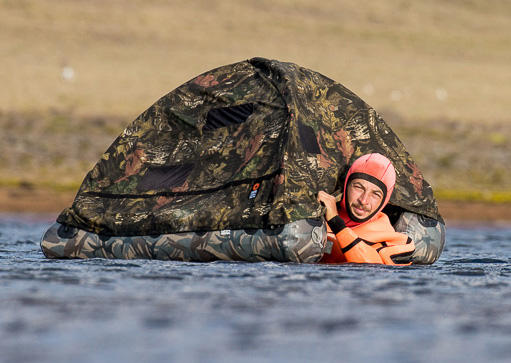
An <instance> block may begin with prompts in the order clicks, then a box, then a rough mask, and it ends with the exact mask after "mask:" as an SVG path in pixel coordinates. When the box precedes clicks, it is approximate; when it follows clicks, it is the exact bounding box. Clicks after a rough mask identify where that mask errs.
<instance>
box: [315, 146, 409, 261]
mask: <svg viewBox="0 0 511 363" xmlns="http://www.w3.org/2000/svg"><path fill="white" fill-rule="evenodd" d="M395 183H396V171H395V169H394V166H393V165H392V163H391V162H390V160H388V159H387V158H386V157H385V156H383V155H380V154H368V155H364V156H362V157H360V158H359V159H357V160H356V161H355V162H354V163H353V165H352V166H351V168H350V169H349V171H348V174H347V175H346V181H345V183H344V193H343V195H342V199H341V201H340V208H339V209H338V208H337V203H336V199H335V197H334V196H332V195H330V194H328V193H326V192H324V191H320V192H319V194H318V201H320V202H321V203H323V205H324V206H325V207H326V212H325V218H326V220H327V223H328V227H329V228H328V229H329V231H328V232H329V233H328V240H327V247H326V252H325V254H324V255H323V257H322V258H321V261H320V263H342V262H357V263H380V264H386V265H409V264H410V263H411V256H412V253H413V252H414V250H415V244H414V243H413V241H412V240H411V239H410V238H409V237H408V236H407V235H405V234H403V233H399V232H396V231H395V230H394V228H393V227H392V225H391V224H390V221H389V218H388V217H387V215H386V214H385V213H382V209H383V208H384V207H385V205H387V203H388V201H389V199H390V196H391V195H392V191H393V190H394V185H395Z"/></svg>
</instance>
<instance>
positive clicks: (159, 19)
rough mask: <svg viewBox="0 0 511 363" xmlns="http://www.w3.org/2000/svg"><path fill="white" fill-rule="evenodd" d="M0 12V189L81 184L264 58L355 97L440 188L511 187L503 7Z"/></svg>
mask: <svg viewBox="0 0 511 363" xmlns="http://www.w3.org/2000/svg"><path fill="white" fill-rule="evenodd" d="M0 13H1V14H2V22H0V54H1V55H2V56H1V57H0V79H1V85H2V87H0V127H1V128H2V134H0V173H1V175H0V184H3V185H9V184H19V183H20V182H24V181H25V182H26V181H28V182H30V183H47V184H55V185H60V186H62V185H64V186H65V185H70V186H71V187H75V186H76V184H77V183H79V182H80V181H81V179H82V178H83V176H84V174H85V172H86V171H87V170H88V169H89V168H90V167H91V166H92V165H93V163H94V162H95V161H96V159H97V158H98V157H99V156H100V154H101V153H102V152H103V151H104V150H105V149H106V147H107V146H108V145H109V144H110V142H111V141H113V139H114V137H115V136H116V135H117V134H119V133H120V131H121V130H122V129H123V127H124V126H125V125H127V124H128V123H129V122H130V121H131V120H132V119H134V118H135V117H136V116H138V114H140V113H141V112H142V111H144V110H145V109H146V108H147V107H148V106H150V105H151V104H152V103H153V102H155V101H156V100H157V99H158V98H160V97H161V96H163V95H164V94H166V93H167V92H169V91H171V90H172V89H174V88H175V87H177V86H179V85H180V84H181V83H183V82H185V81H187V80H188V79H190V78H192V77H194V76H196V75H198V74H199V73H201V72H203V71H206V70H209V69H211V68H214V67H217V66H220V65H224V64H228V63H233V62H237V61H240V60H243V59H247V58H251V57H254V56H263V57H267V58H274V59H279V60H285V61H291V62H295V63H298V64H300V65H302V66H305V67H308V68H311V69H314V70H316V71H319V72H321V73H323V74H325V75H327V76H328V77H330V78H332V79H335V80H337V81H339V82H341V83H342V84H344V85H345V86H347V87H348V88H350V89H351V90H353V91H354V92H355V93H357V94H358V95H360V96H361V97H362V98H364V99H365V100H366V101H367V102H368V103H369V104H371V105H372V106H374V107H375V108H376V109H377V110H378V111H380V112H381V113H382V114H383V115H384V117H385V118H386V120H387V122H389V124H390V125H391V126H392V127H393V128H394V129H395V130H396V131H397V132H398V134H399V135H400V136H401V138H402V139H403V141H404V142H405V145H407V147H408V148H409V149H410V151H411V153H412V155H413V156H414V157H415V158H416V159H417V160H418V162H419V166H421V168H422V169H423V172H424V174H425V175H426V177H427V179H428V180H430V181H431V182H432V184H433V186H435V187H436V188H439V189H446V190H448V189H455V188H458V187H459V185H461V187H462V189H466V190H469V191H470V190H471V189H476V190H479V189H481V188H486V189H488V188H489V189H492V185H493V184H495V185H496V187H495V188H496V189H499V190H502V189H503V188H504V189H505V188H508V185H509V186H510V187H511V184H510V183H508V182H507V180H511V176H510V175H509V174H510V172H509V171H508V170H507V169H509V168H507V167H506V166H505V165H503V163H502V158H503V157H504V159H505V158H506V157H507V155H511V150H510V147H509V146H507V145H509V144H510V143H509V141H510V140H511V135H510V131H509V127H508V124H509V121H510V117H509V115H510V114H511V102H509V99H510V98H511V67H510V66H509V64H511V37H510V36H509V34H511V2H510V1H508V0H450V1H445V0H431V1H427V2H426V1H419V0H414V1H403V0H388V1H384V2H383V1H370V0H359V1H347V0H345V1H341V0H337V1H336V0H323V1H310V0H177V1H164V0H72V1H71V0H45V1H37V0H0ZM64 67H71V68H72V69H73V70H74V72H75V74H74V77H72V78H71V79H69V80H66V79H65V78H63V76H62V70H63V69H64ZM490 124H493V125H498V127H496V128H495V129H492V130H496V131H487V128H486V126H487V125H490ZM453 125H454V126H453ZM429 127H430V128H431V129H432V130H430V131H425V132H424V134H421V132H423V131H422V130H424V129H428V128H429ZM472 129H475V130H476V132H474V131H471V130H472ZM479 134H480V135H483V137H481V138H478V136H477V135H479ZM450 138H451V139H450ZM460 138H461V139H460ZM463 138H466V139H463ZM469 143H470V144H469ZM474 143H475V144H477V147H478V148H481V150H483V149H484V150H483V151H482V152H481V153H480V155H478V154H477V153H475V152H473V150H474ZM465 149H466V150H465ZM499 153H500V157H498V154H499ZM453 160H454V161H453ZM504 164H505V162H504ZM485 168H486V169H488V168H489V169H490V171H489V172H488V170H486V169H485ZM446 175H447V176H446ZM460 181H461V183H460Z"/></svg>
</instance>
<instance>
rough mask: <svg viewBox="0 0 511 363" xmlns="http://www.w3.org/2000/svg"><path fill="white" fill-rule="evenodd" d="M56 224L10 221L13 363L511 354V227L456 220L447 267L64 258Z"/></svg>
mask: <svg viewBox="0 0 511 363" xmlns="http://www.w3.org/2000/svg"><path fill="white" fill-rule="evenodd" d="M50 223H51V221H49V222H46V221H43V222H41V221H38V220H37V219H36V218H28V219H27V218H19V217H11V218H0V291H1V295H0V304H1V306H2V309H1V310H0V351H1V352H2V359H3V361H5V362H11V361H12V362H20V361H26V362H30V361H34V362H50V361H51V362H64V361H66V362H67V361H74V362H77V361H78V362H81V361H83V362H111V361H120V360H121V359H122V360H123V361H125V362H128V363H129V362H138V361H141V360H148V361H159V360H161V361H184V362H195V361H197V362H199V361H200V362H202V361H205V362H238V361H241V360H242V361H244V362H247V361H248V362H262V361H265V362H266V361H312V360H314V361H318V360H319V361H339V357H342V360H343V361H347V362H350V361H367V360H370V361H383V362H390V361H404V362H429V361H434V360H438V361H460V362H461V361H464V362H465V361H468V362H479V361H485V362H486V361H505V360H506V359H507V358H508V357H509V356H511V347H510V346H509V341H510V338H511V289H509V285H510V283H511V278H510V272H511V267H510V261H511V252H510V249H509V248H508V246H509V245H510V243H511V228H499V229H491V230H490V229H487V228H486V229H483V228H479V229H478V228H471V229H467V228H450V229H449V230H448V235H447V247H446V249H445V251H444V254H443V255H442V257H441V258H440V260H439V261H438V262H437V263H436V264H434V265H432V266H410V267H393V266H370V265H344V266H320V265H297V264H281V263H272V262H264V263H252V264H250V263H242V262H214V263H208V264H200V263H183V262H163V261H146V260H137V261H119V260H101V259H96V260H56V261H54V260H47V259H44V258H43V256H42V254H41V252H40V250H39V245H38V241H39V238H40V236H41V235H42V233H43V232H44V230H45V229H46V228H47V227H48V226H49V224H50ZM368 343H369V344H368Z"/></svg>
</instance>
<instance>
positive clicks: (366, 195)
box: [358, 192, 369, 204]
mask: <svg viewBox="0 0 511 363" xmlns="http://www.w3.org/2000/svg"><path fill="white" fill-rule="evenodd" d="M368 199H369V193H367V192H363V193H362V194H360V197H359V199H358V200H359V202H360V203H361V204H367V201H368Z"/></svg>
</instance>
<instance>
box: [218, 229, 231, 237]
mask: <svg viewBox="0 0 511 363" xmlns="http://www.w3.org/2000/svg"><path fill="white" fill-rule="evenodd" d="M230 234H231V230H230V229H222V230H221V231H220V236H229V235H230Z"/></svg>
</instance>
